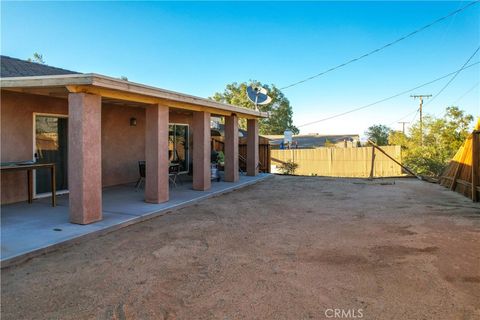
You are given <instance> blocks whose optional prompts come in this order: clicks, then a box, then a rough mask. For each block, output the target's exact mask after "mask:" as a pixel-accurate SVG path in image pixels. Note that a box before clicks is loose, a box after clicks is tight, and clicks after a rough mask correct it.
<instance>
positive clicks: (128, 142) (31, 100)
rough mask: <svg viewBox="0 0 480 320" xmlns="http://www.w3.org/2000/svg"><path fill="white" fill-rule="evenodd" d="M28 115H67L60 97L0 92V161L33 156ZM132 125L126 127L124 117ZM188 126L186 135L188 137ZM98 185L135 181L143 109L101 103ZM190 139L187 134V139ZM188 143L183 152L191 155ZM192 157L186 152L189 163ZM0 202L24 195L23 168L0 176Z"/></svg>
mask: <svg viewBox="0 0 480 320" xmlns="http://www.w3.org/2000/svg"><path fill="white" fill-rule="evenodd" d="M34 113H49V114H61V115H68V101H67V100H65V99H60V98H54V97H47V96H41V95H31V94H24V93H14V92H7V91H2V93H1V105H0V115H1V143H2V145H1V162H11V161H25V160H32V159H33V152H34V151H33V139H34V132H33V130H34V129H33V128H34V127H33V123H34V118H33V114H34ZM132 117H133V118H136V119H137V125H136V126H131V125H130V118H132ZM169 121H170V122H171V123H184V124H189V125H190V128H191V124H192V117H191V115H188V114H185V113H177V112H170V120H169ZM191 134H192V133H191V130H190V135H191ZM101 135H102V185H103V186H112V185H117V184H123V183H129V182H134V181H136V180H137V179H138V175H139V173H138V161H139V160H144V159H145V109H144V108H140V107H127V106H121V105H108V104H102V132H101ZM191 141H192V139H191V138H190V143H191ZM191 150H192V148H191V145H190V148H189V151H190V153H191ZM191 159H192V156H191V154H190V161H191ZM1 197H2V204H5V203H13V202H19V201H25V200H26V199H27V178H26V172H25V171H20V172H4V173H2V174H1Z"/></svg>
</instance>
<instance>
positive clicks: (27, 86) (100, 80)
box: [0, 73, 268, 119]
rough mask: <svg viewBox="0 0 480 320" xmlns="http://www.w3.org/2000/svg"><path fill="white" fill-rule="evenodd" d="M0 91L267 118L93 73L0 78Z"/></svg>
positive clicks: (253, 111)
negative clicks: (51, 92)
mask: <svg viewBox="0 0 480 320" xmlns="http://www.w3.org/2000/svg"><path fill="white" fill-rule="evenodd" d="M0 87H1V88H2V90H3V89H4V90H11V91H17V92H26V93H34V94H42V93H48V92H49V90H48V89H49V88H50V89H51V90H57V92H58V90H59V89H60V90H64V91H65V94H68V93H90V94H96V95H100V96H102V97H104V98H110V99H116V100H121V101H129V102H137V103H141V104H156V103H158V104H162V105H165V106H168V107H172V108H177V109H186V110H192V111H205V112H210V113H212V114H215V115H223V116H230V115H232V114H236V115H237V116H239V117H242V118H247V119H255V118H267V117H268V114H267V113H266V112H260V111H256V110H253V109H247V108H242V107H238V106H234V105H230V104H225V103H221V102H217V101H214V100H210V99H205V98H200V97H196V96H192V95H187V94H183V93H178V92H174V91H169V90H165V89H160V88H156V87H152V86H147V85H144V84H139V83H135V82H130V81H125V80H121V79H116V78H111V77H107V76H103V75H99V74H95V73H88V74H71V75H70V74H69V75H56V76H34V77H12V78H0Z"/></svg>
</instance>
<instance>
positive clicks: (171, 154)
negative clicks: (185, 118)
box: [168, 124, 189, 172]
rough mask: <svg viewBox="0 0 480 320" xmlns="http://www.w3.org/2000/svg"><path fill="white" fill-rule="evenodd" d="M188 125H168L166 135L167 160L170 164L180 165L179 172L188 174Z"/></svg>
mask: <svg viewBox="0 0 480 320" xmlns="http://www.w3.org/2000/svg"><path fill="white" fill-rule="evenodd" d="M188 135H189V130H188V125H186V124H170V125H169V134H168V158H169V160H170V162H171V163H178V164H179V165H180V172H188V167H189V165H188V164H189V155H188V144H189V141H188Z"/></svg>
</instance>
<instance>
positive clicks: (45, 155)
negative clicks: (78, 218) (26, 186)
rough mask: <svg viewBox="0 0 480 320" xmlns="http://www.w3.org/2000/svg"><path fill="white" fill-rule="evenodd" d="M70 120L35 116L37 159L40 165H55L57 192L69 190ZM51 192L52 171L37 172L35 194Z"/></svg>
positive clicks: (40, 170)
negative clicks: (68, 153)
mask: <svg viewBox="0 0 480 320" xmlns="http://www.w3.org/2000/svg"><path fill="white" fill-rule="evenodd" d="M67 152H68V118H67V117H65V116H60V115H40V114H37V115H35V158H36V159H37V161H38V162H39V163H52V162H53V163H55V165H56V176H55V179H56V184H57V190H59V191H62V190H68V180H67V179H68V171H67V170H68V167H67V164H68V159H67ZM47 192H48V193H49V192H51V186H50V171H49V170H46V169H39V170H36V173H35V194H36V195H40V194H42V193H47Z"/></svg>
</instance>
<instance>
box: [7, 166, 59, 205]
mask: <svg viewBox="0 0 480 320" xmlns="http://www.w3.org/2000/svg"><path fill="white" fill-rule="evenodd" d="M43 168H50V182H51V186H52V207H55V206H56V204H57V199H56V184H55V163H11V164H7V165H2V166H1V167H0V170H1V172H8V171H21V170H26V171H27V190H28V203H32V202H33V170H36V169H43Z"/></svg>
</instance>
